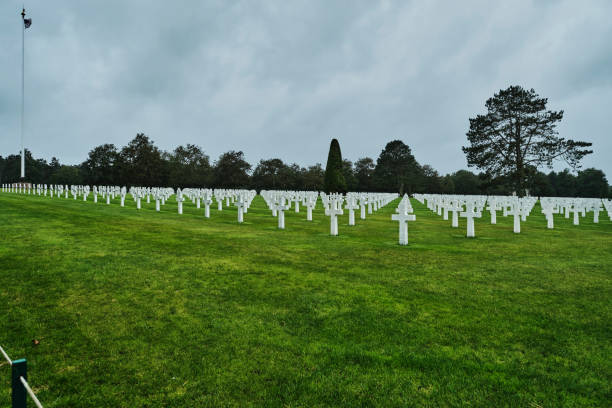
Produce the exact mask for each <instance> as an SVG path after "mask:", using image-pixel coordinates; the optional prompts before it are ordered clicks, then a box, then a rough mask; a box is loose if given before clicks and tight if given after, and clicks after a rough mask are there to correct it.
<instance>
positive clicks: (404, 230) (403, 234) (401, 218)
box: [391, 211, 416, 245]
mask: <svg viewBox="0 0 612 408" xmlns="http://www.w3.org/2000/svg"><path fill="white" fill-rule="evenodd" d="M391 219H392V220H393V221H398V222H399V244H400V245H408V221H415V220H416V216H415V215H414V214H408V213H406V212H403V211H400V212H399V213H398V214H391Z"/></svg>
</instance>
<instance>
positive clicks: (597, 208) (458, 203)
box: [414, 194, 612, 237]
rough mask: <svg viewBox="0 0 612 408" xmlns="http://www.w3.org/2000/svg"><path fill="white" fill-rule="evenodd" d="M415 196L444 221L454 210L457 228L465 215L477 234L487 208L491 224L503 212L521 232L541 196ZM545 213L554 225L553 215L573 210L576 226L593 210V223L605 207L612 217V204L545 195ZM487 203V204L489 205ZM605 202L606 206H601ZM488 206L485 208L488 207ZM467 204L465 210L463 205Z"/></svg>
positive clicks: (469, 233) (471, 232) (470, 233)
mask: <svg viewBox="0 0 612 408" xmlns="http://www.w3.org/2000/svg"><path fill="white" fill-rule="evenodd" d="M414 197H415V198H416V199H417V200H418V201H420V202H421V203H422V204H426V205H427V208H428V209H430V210H431V211H433V212H436V213H437V214H438V215H442V216H443V219H444V220H447V219H448V212H449V211H450V212H451V213H452V224H451V226H452V227H454V228H457V227H458V217H457V216H461V217H465V218H466V220H467V234H466V235H467V236H468V237H474V236H475V230H474V218H479V217H481V216H482V211H483V210H484V209H486V210H487V211H489V212H490V214H491V224H496V223H497V211H500V210H501V211H503V216H504V217H505V216H508V215H510V216H512V217H513V221H514V222H513V231H514V233H517V234H518V233H520V232H521V222H523V221H525V220H526V219H527V216H529V215H530V213H531V211H532V210H533V208H534V206H535V204H536V203H537V202H538V199H537V198H535V197H522V198H519V197H516V196H488V197H487V196H462V195H441V194H415V195H414ZM540 203H541V206H542V213H544V214H545V216H546V220H547V227H548V228H550V229H552V228H554V220H553V215H554V214H565V218H570V213H573V216H574V218H573V222H574V225H579V216H580V215H581V216H583V217H584V216H586V213H587V212H593V222H594V223H598V222H599V213H600V212H601V211H603V210H604V208H605V209H606V211H607V212H608V216H609V217H610V219H611V220H612V205H611V204H610V201H609V200H603V201H602V200H601V199H598V198H563V197H542V198H541V199H540ZM487 204H488V205H487ZM602 204H603V208H602ZM485 205H486V207H485ZM464 207H465V211H463V208H464Z"/></svg>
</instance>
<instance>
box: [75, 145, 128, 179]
mask: <svg viewBox="0 0 612 408" xmlns="http://www.w3.org/2000/svg"><path fill="white" fill-rule="evenodd" d="M118 163H119V152H118V151H117V148H116V147H115V145H114V144H103V145H100V146H97V147H94V148H93V149H92V150H91V151H90V152H89V155H88V157H87V160H85V161H84V162H83V164H82V165H81V168H82V170H83V177H84V180H85V183H87V184H89V185H99V186H100V185H101V186H110V185H114V184H116V182H117V179H118V178H119V174H118ZM124 169H125V167H124ZM129 177H130V175H129V174H126V175H124V177H123V179H129Z"/></svg>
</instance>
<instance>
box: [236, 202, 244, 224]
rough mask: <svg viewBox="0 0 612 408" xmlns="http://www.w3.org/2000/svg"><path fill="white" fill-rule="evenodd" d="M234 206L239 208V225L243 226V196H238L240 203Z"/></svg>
mask: <svg viewBox="0 0 612 408" xmlns="http://www.w3.org/2000/svg"><path fill="white" fill-rule="evenodd" d="M234 205H235V206H236V207H238V223H239V224H241V223H242V222H243V221H244V201H243V199H242V196H238V201H236V202H235V203H234Z"/></svg>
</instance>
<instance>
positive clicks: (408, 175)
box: [374, 140, 422, 195]
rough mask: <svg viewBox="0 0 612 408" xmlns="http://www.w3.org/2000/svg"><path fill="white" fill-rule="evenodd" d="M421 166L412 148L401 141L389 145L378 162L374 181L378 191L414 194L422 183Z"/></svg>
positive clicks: (394, 141)
mask: <svg viewBox="0 0 612 408" xmlns="http://www.w3.org/2000/svg"><path fill="white" fill-rule="evenodd" d="M421 173H422V172H421V166H420V165H419V163H417V161H416V159H415V158H414V156H413V155H412V151H411V150H410V147H408V146H407V145H406V144H405V143H404V142H402V141H401V140H393V141H392V142H389V143H387V145H386V146H385V148H384V149H383V151H382V152H381V153H380V156H378V159H377V160H376V168H375V169H374V179H375V181H376V189H377V190H381V191H387V192H397V193H399V194H400V195H403V194H404V193H408V194H412V193H413V192H414V191H415V189H416V188H417V186H418V185H419V183H420V181H421Z"/></svg>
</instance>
